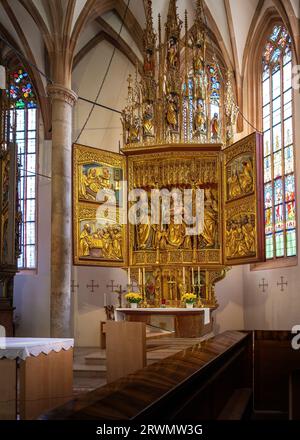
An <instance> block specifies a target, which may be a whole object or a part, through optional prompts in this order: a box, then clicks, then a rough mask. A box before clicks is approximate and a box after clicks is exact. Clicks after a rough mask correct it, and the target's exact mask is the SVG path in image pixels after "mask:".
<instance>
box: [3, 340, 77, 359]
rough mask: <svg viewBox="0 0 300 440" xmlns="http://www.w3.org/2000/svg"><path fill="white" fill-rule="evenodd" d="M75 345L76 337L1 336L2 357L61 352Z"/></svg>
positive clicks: (12, 357) (13, 357) (22, 356)
mask: <svg viewBox="0 0 300 440" xmlns="http://www.w3.org/2000/svg"><path fill="white" fill-rule="evenodd" d="M72 347H74V339H55V338H0V359H1V358H7V359H17V358H19V359H23V360H25V359H26V358H27V357H29V356H38V355H39V354H41V353H44V354H48V353H50V352H51V351H55V352H59V351H61V350H69V349H70V348H72Z"/></svg>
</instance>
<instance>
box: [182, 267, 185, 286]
mask: <svg viewBox="0 0 300 440" xmlns="http://www.w3.org/2000/svg"><path fill="white" fill-rule="evenodd" d="M182 278H183V285H184V286H185V267H184V268H183V269H182Z"/></svg>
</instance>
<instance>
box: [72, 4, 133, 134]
mask: <svg viewBox="0 0 300 440" xmlns="http://www.w3.org/2000/svg"><path fill="white" fill-rule="evenodd" d="M129 4H130V0H128V1H127V5H126V9H125V12H124V16H123V19H122V23H121V27H120V30H119V33H118V37H117V42H119V39H120V37H121V33H122V30H123V27H124V22H125V18H126V15H127V12H128V9H129ZM115 53H116V47H114V48H113V51H112V54H111V57H110V60H109V63H108V66H107V69H106V72H105V74H104V77H103V79H102V82H101V84H100V87H99V90H98V92H97V95H96V98H95V100H94V102H97V101H98V98H99V96H100V94H101V92H102V89H103V86H104V84H105V81H106V78H107V76H108V73H109V71H110V67H111V65H112V62H113V59H114V56H115ZM94 108H95V104H94V103H93V105H92V107H91V109H90V111H89V113H88V116H87V118H86V121H85V123H84V124H83V126H82V129H81V130H80V132H79V134H78V136H77V137H76V140H75V142H78V140H79V139H80V136H81V135H82V133H83V132H84V130H85V128H86V126H87V124H88V122H89V120H90V117H91V116H92V113H93V111H94Z"/></svg>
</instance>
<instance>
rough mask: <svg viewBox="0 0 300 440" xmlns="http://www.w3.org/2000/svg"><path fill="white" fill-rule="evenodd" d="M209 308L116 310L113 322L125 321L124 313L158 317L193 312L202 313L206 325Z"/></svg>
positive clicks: (208, 317)
mask: <svg viewBox="0 0 300 440" xmlns="http://www.w3.org/2000/svg"><path fill="white" fill-rule="evenodd" d="M210 310H211V309H210V308H209V307H198V308H196V307H193V308H192V309H188V308H178V307H176V308H175V307H149V308H148V307H147V308H143V307H140V308H137V309H131V308H124V307H122V308H117V309H116V310H115V320H116V321H123V320H124V319H125V314H126V312H134V313H141V312H149V314H150V313H153V314H155V313H158V314H160V315H163V314H164V313H166V315H172V312H173V313H174V315H178V314H179V313H195V312H204V325H207V324H209V323H210Z"/></svg>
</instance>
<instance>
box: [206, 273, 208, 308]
mask: <svg viewBox="0 0 300 440" xmlns="http://www.w3.org/2000/svg"><path fill="white" fill-rule="evenodd" d="M205 296H206V300H207V301H208V270H207V269H206V271H205Z"/></svg>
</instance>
